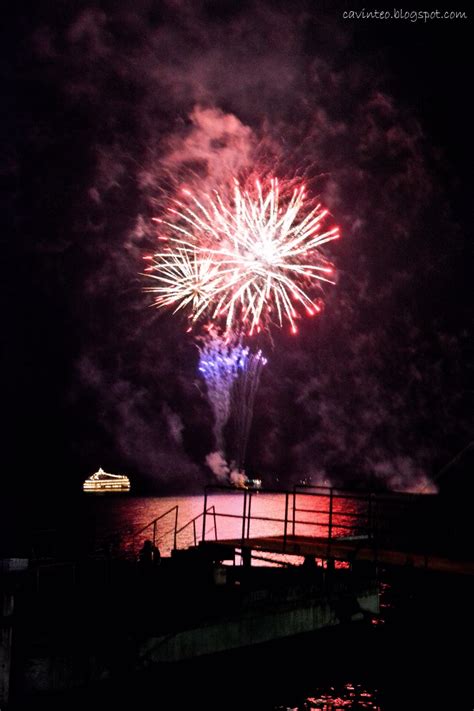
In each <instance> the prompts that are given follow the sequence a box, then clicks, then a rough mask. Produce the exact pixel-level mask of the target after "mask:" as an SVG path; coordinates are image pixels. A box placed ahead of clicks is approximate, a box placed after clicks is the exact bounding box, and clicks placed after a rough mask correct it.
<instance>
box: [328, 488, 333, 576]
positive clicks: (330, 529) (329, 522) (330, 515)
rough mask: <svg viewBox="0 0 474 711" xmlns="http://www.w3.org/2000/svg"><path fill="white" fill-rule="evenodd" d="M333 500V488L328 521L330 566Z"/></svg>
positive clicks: (330, 494) (330, 493) (330, 495)
mask: <svg viewBox="0 0 474 711" xmlns="http://www.w3.org/2000/svg"><path fill="white" fill-rule="evenodd" d="M333 499H334V490H333V488H332V486H331V488H330V490H329V521H328V551H327V556H328V564H329V554H330V552H331V540H332V510H333Z"/></svg>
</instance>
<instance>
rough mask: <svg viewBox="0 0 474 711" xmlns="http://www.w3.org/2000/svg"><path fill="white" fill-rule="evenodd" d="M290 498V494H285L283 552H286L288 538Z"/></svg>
mask: <svg viewBox="0 0 474 711" xmlns="http://www.w3.org/2000/svg"><path fill="white" fill-rule="evenodd" d="M288 497H289V494H288V492H287V491H286V492H285V529H284V531H283V550H286V538H287V533H288Z"/></svg>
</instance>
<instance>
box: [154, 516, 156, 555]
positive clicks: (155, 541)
mask: <svg viewBox="0 0 474 711" xmlns="http://www.w3.org/2000/svg"><path fill="white" fill-rule="evenodd" d="M155 543H156V519H155V520H154V521H153V548H155Z"/></svg>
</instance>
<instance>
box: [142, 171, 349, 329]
mask: <svg viewBox="0 0 474 711" xmlns="http://www.w3.org/2000/svg"><path fill="white" fill-rule="evenodd" d="M182 193H183V199H182V200H174V202H173V207H171V208H170V209H169V219H167V220H165V219H157V220H156V222H157V223H158V224H159V225H160V228H159V238H160V239H161V240H162V241H163V245H164V248H163V250H162V251H160V252H157V253H156V254H154V255H150V256H148V257H146V259H147V260H148V261H149V262H150V264H149V265H148V266H147V268H146V269H145V272H146V273H147V274H148V276H150V277H152V278H153V279H154V280H155V281H156V282H157V283H156V284H155V285H153V286H150V287H149V288H148V291H150V292H152V293H154V294H155V305H156V306H157V307H159V308H162V307H169V306H174V310H175V311H179V310H181V309H185V310H186V312H187V314H188V317H189V319H190V321H191V323H196V322H197V321H199V320H200V319H201V318H202V317H205V318H207V319H208V320H209V319H210V320H211V321H212V322H214V323H216V324H219V325H222V326H223V327H224V330H225V331H226V332H228V333H232V332H233V333H237V334H240V333H243V332H245V333H246V334H248V335H252V334H253V333H255V332H259V331H260V330H262V329H267V328H269V327H270V326H271V325H272V324H275V325H278V326H280V327H281V326H283V325H284V323H285V322H288V323H289V324H290V327H291V331H292V332H293V333H296V332H297V327H296V320H297V319H298V318H300V317H301V315H302V314H305V315H308V316H313V315H315V314H317V313H318V312H319V311H321V299H320V294H321V292H322V286H323V285H324V284H325V283H330V284H334V281H333V274H334V269H333V267H332V265H331V264H330V262H329V261H328V259H327V258H326V257H325V255H324V253H323V251H322V247H323V245H324V244H326V243H327V242H330V241H332V240H334V239H337V238H338V237H339V229H338V228H337V227H331V228H329V229H325V228H323V227H322V225H323V224H324V222H325V220H326V217H327V214H328V213H327V210H324V209H322V207H321V205H320V204H316V205H315V204H313V203H312V201H311V200H310V199H308V198H307V195H306V189H305V186H304V185H299V186H296V187H294V186H293V183H286V182H284V181H283V182H281V181H280V182H279V181H278V180H277V179H271V180H270V181H269V187H268V188H267V189H266V190H264V189H263V188H262V185H261V183H260V181H259V180H256V181H255V182H254V183H250V184H249V186H248V187H247V188H246V189H242V188H241V187H240V185H239V183H238V182H237V181H234V185H233V189H232V190H228V191H223V192H222V193H219V192H217V191H215V192H214V193H212V194H209V193H203V194H200V193H197V194H194V193H192V192H190V191H189V190H183V191H182Z"/></svg>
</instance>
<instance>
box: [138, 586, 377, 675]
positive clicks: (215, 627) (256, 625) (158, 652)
mask: <svg viewBox="0 0 474 711" xmlns="http://www.w3.org/2000/svg"><path fill="white" fill-rule="evenodd" d="M357 603H358V606H359V608H360V610H363V611H367V612H370V613H377V612H378V611H379V600H378V594H377V593H375V592H374V593H372V594H371V593H367V594H364V595H361V596H360V597H357ZM357 603H356V601H355V600H354V599H353V600H352V601H351V604H353V606H354V608H355V607H357ZM346 610H349V608H348V607H346ZM360 610H359V612H358V613H357V612H356V611H354V612H353V614H351V613H350V612H349V616H348V617H347V618H346V619H347V620H350V619H351V618H352V619H358V618H362V616H363V615H362V614H361V612H360ZM344 621H345V620H344ZM340 622H341V613H340V612H339V611H338V609H337V608H336V607H334V605H330V604H329V603H328V602H307V603H300V604H297V605H292V606H286V607H285V608H282V606H279V608H278V609H276V608H275V609H273V610H272V609H268V608H267V607H263V608H262V609H260V610H258V609H256V610H252V611H251V612H249V613H247V614H243V615H240V616H239V617H236V618H233V619H232V618H230V619H227V620H225V621H220V622H218V623H215V624H208V625H205V626H202V627H196V628H194V629H188V630H184V631H182V632H177V633H176V634H173V635H168V636H166V635H163V636H160V637H154V638H151V639H149V640H147V642H145V643H144V644H143V645H142V647H141V650H140V657H141V658H142V659H143V660H148V661H150V662H176V661H182V660H185V659H192V658H193V657H199V656H202V655H205V654H215V653H217V652H224V651H228V650H230V649H238V648H239V647H248V646H251V645H253V644H260V643H262V642H270V641H272V640H276V639H283V638H285V637H292V636H294V635H298V634H302V633H305V632H314V631H316V630H318V629H323V628H325V627H331V626H333V625H337V624H339V623H340Z"/></svg>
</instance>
